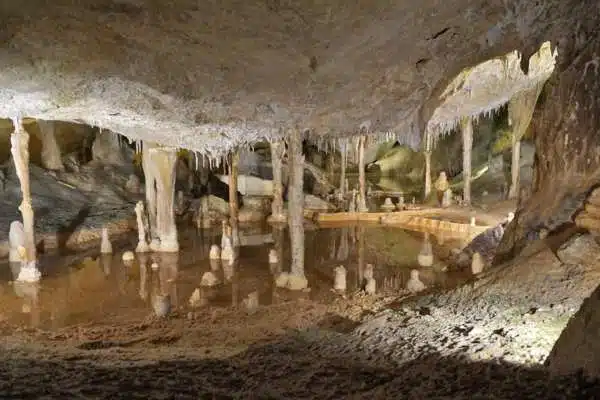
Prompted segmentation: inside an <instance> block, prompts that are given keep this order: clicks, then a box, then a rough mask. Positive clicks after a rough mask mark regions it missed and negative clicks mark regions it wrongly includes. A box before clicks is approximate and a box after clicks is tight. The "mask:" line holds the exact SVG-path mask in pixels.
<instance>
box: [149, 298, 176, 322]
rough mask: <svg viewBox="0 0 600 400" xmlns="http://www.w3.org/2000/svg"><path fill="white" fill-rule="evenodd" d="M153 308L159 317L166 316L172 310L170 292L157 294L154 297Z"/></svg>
mask: <svg viewBox="0 0 600 400" xmlns="http://www.w3.org/2000/svg"><path fill="white" fill-rule="evenodd" d="M152 308H153V309H154V314H155V315H156V316H157V317H158V318H165V317H166V316H167V315H169V313H170V312H171V298H170V296H169V295H168V294H167V295H163V294H155V295H154V296H153V297H152Z"/></svg>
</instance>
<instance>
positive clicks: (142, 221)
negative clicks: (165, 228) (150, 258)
mask: <svg viewBox="0 0 600 400" xmlns="http://www.w3.org/2000/svg"><path fill="white" fill-rule="evenodd" d="M135 215H136V221H137V227H138V244H137V247H136V248H135V251H136V253H146V252H148V251H149V250H150V247H149V246H148V242H147V241H146V226H147V224H146V214H145V209H144V202H142V201H138V202H137V204H136V205H135Z"/></svg>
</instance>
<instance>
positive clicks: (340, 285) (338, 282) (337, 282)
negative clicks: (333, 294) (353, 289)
mask: <svg viewBox="0 0 600 400" xmlns="http://www.w3.org/2000/svg"><path fill="white" fill-rule="evenodd" d="M333 273H334V278H333V290H337V291H340V292H344V291H346V268H344V266H343V265H338V266H337V267H335V269H334V271H333Z"/></svg>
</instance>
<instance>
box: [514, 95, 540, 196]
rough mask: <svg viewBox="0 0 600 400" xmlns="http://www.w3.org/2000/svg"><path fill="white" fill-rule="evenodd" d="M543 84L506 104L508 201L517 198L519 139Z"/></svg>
mask: <svg viewBox="0 0 600 400" xmlns="http://www.w3.org/2000/svg"><path fill="white" fill-rule="evenodd" d="M542 87H543V83H538V84H537V85H536V86H534V87H533V88H531V89H528V90H524V91H522V92H519V93H517V94H516V95H515V96H513V98H512V99H510V101H509V102H508V116H509V118H510V124H511V128H512V135H511V141H512V160H511V167H510V174H511V183H510V190H509V192H508V198H509V199H516V198H517V197H519V173H520V170H521V168H520V161H521V139H522V138H523V136H524V135H525V132H527V128H528V127H529V124H530V123H531V117H532V116H533V111H534V110H535V105H536V103H537V100H538V97H539V96H540V93H541V91H542Z"/></svg>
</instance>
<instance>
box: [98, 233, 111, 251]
mask: <svg viewBox="0 0 600 400" xmlns="http://www.w3.org/2000/svg"><path fill="white" fill-rule="evenodd" d="M112 252H113V249H112V243H110V238H109V237H108V228H106V227H104V228H102V241H101V243H100V254H111V253H112Z"/></svg>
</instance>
